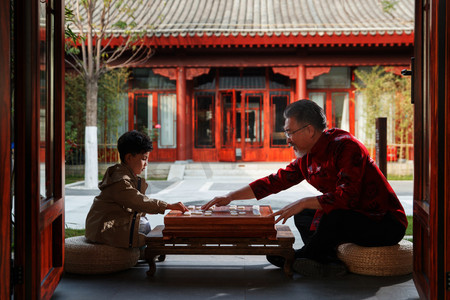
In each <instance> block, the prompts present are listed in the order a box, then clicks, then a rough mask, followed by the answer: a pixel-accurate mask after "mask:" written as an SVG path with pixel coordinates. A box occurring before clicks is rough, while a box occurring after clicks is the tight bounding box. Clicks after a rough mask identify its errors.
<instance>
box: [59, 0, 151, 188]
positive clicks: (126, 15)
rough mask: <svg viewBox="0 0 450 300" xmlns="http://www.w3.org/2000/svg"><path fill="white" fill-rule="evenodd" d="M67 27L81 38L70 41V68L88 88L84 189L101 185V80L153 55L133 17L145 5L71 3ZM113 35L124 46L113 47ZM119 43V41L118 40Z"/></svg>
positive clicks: (106, 0) (81, 0)
mask: <svg viewBox="0 0 450 300" xmlns="http://www.w3.org/2000/svg"><path fill="white" fill-rule="evenodd" d="M66 8H67V10H68V11H70V12H71V13H70V14H67V13H66V23H67V24H68V26H69V27H68V28H70V29H71V30H72V32H73V33H74V34H75V35H76V36H77V37H78V39H77V40H76V42H74V41H73V40H72V39H68V44H67V45H66V53H67V56H66V62H67V64H68V65H69V66H70V67H71V68H72V69H73V70H75V71H76V72H78V74H79V75H80V76H81V77H82V78H83V80H84V82H85V86H86V118H85V119H86V127H85V153H86V155H85V156H86V159H85V186H86V187H96V186H97V183H98V176H97V173H98V156H97V106H98V102H97V99H98V91H99V86H98V83H99V80H100V77H101V75H102V74H104V73H105V72H106V71H107V70H108V69H110V68H119V67H123V66H128V65H130V64H132V63H139V62H143V61H146V60H147V59H149V58H150V56H151V54H152V52H151V51H150V49H149V48H147V47H146V46H145V44H144V42H143V38H144V36H145V34H146V30H137V23H136V22H135V19H134V16H133V15H134V13H135V12H136V10H139V13H141V12H142V10H145V9H148V3H147V2H146V3H145V4H143V3H142V1H131V2H127V1H113V0H102V1H99V0H68V1H66ZM113 32H119V33H120V34H121V37H122V38H123V39H122V42H121V43H120V44H118V45H114V46H113V45H112V42H113V40H114V35H113V34H112V33H113ZM115 41H117V40H115Z"/></svg>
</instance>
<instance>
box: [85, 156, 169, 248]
mask: <svg viewBox="0 0 450 300" xmlns="http://www.w3.org/2000/svg"><path fill="white" fill-rule="evenodd" d="M138 180H140V181H141V187H140V190H138ZM147 187H148V184H147V183H146V182H145V180H142V179H141V178H139V177H138V176H136V175H135V174H133V172H132V171H131V169H130V168H129V167H128V166H127V165H126V164H123V163H121V164H117V165H114V166H112V167H109V168H108V169H107V170H106V173H105V176H104V177H103V180H102V182H100V184H99V189H100V195H98V196H97V197H95V199H94V202H93V203H92V206H91V209H90V210H89V213H88V215H87V217H86V234H85V235H86V238H87V239H88V240H90V241H92V242H95V243H101V244H108V245H111V246H114V247H123V248H129V247H141V246H143V245H145V235H143V234H140V233H138V230H139V219H140V217H141V216H145V213H149V214H156V213H160V214H163V213H164V211H165V210H166V208H167V203H166V202H164V201H161V200H156V199H151V198H148V197H147V196H146V195H145V191H146V189H147Z"/></svg>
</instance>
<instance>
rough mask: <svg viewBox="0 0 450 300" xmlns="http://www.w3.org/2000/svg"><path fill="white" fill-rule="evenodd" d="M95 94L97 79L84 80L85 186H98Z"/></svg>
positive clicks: (96, 92) (96, 91)
mask: <svg viewBox="0 0 450 300" xmlns="http://www.w3.org/2000/svg"><path fill="white" fill-rule="evenodd" d="M97 95H98V80H97V79H95V78H90V79H89V80H86V129H85V142H84V143H85V165H84V185H85V187H86V188H97V186H98V154H97V151H98V150H97Z"/></svg>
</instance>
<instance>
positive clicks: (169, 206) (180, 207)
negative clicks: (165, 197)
mask: <svg viewBox="0 0 450 300" xmlns="http://www.w3.org/2000/svg"><path fill="white" fill-rule="evenodd" d="M167 209H171V210H179V211H181V212H182V213H184V212H185V211H188V209H187V207H186V206H184V204H183V203H181V202H177V203H174V204H167Z"/></svg>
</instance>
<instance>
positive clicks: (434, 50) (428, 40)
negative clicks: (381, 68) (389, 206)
mask: <svg viewBox="0 0 450 300" xmlns="http://www.w3.org/2000/svg"><path fill="white" fill-rule="evenodd" d="M415 11H416V16H415V17H416V19H415V22H416V25H415V54H414V55H415V63H414V66H413V68H414V71H413V76H414V77H413V80H414V81H413V84H412V86H413V87H414V92H413V95H412V99H413V101H414V109H415V112H414V113H415V116H414V202H413V205H414V206H413V207H414V218H413V219H414V221H413V226H414V228H413V231H414V282H415V284H416V287H417V289H418V292H419V294H420V296H421V298H423V299H450V293H449V286H450V283H449V276H448V275H447V274H448V272H449V271H450V266H449V264H450V263H449V249H450V248H449V239H448V232H449V231H448V230H449V229H450V226H449V224H450V223H449V222H450V221H449V220H448V219H449V218H448V216H449V205H448V204H449V199H450V188H449V185H450V171H449V168H450V145H449V144H450V141H449V140H448V136H449V134H450V123H449V120H450V108H449V103H450V97H449V94H448V86H449V61H448V53H449V47H448V42H449V38H448V37H449V25H448V24H447V20H449V16H450V14H449V5H448V4H447V3H446V1H445V0H416V10H415Z"/></svg>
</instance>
